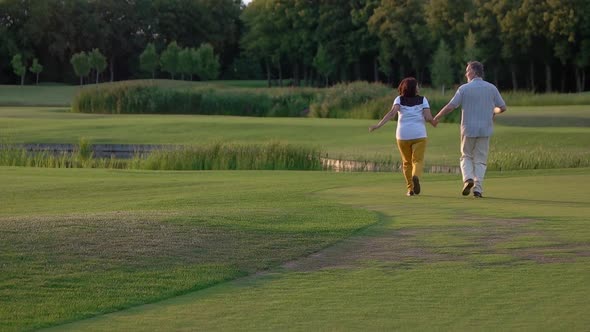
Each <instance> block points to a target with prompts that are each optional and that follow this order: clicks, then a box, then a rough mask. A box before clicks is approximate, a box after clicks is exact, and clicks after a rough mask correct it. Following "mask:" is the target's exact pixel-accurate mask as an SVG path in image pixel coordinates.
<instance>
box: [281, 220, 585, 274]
mask: <svg viewBox="0 0 590 332" xmlns="http://www.w3.org/2000/svg"><path fill="white" fill-rule="evenodd" d="M460 220H461V221H460V226H454V227H449V226H441V227H429V228H411V229H397V230H395V229H388V228H387V227H385V225H379V226H375V227H374V228H373V229H372V230H371V234H370V235H366V234H361V235H357V236H354V237H351V238H348V239H346V240H344V241H342V242H340V243H338V244H337V245H335V246H332V247H330V248H327V249H324V250H322V251H320V252H317V253H314V254H313V255H310V256H308V257H305V258H302V259H299V260H296V261H291V262H288V263H286V264H284V266H283V267H284V268H286V269H290V270H296V271H314V270H321V269H328V268H354V267H361V266H362V265H364V264H367V263H370V262H373V263H374V262H381V263H401V264H404V265H407V264H417V263H434V262H445V261H466V262H472V263H474V264H478V265H481V264H482V262H483V264H486V262H485V257H490V256H493V255H499V256H501V257H509V258H510V259H505V260H503V261H502V262H501V263H500V264H514V263H515V262H517V261H534V262H536V263H561V262H571V261H575V260H576V259H578V258H580V257H589V256H590V245H589V244H578V245H570V244H566V243H564V242H563V241H561V240H560V239H558V238H557V237H555V236H553V235H552V234H550V233H548V232H543V231H540V230H535V229H531V228H530V227H528V226H529V225H531V224H534V223H537V222H539V220H535V219H529V218H521V219H519V218H514V219H500V218H499V219H494V218H482V217H473V216H461V217H460ZM468 225H469V226H468ZM519 239H528V241H529V242H526V241H524V242H523V241H522V240H519ZM494 264H499V263H494Z"/></svg>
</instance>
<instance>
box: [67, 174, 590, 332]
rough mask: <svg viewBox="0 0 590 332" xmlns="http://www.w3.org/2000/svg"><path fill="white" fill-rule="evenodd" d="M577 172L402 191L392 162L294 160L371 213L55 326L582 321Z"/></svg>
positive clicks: (462, 326) (431, 183)
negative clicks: (313, 246)
mask: <svg viewBox="0 0 590 332" xmlns="http://www.w3.org/2000/svg"><path fill="white" fill-rule="evenodd" d="M588 171H589V170H588V169H577V170H552V171H530V172H512V173H510V172H509V173H494V172H491V173H490V174H489V176H488V178H487V180H486V191H485V195H486V197H487V198H485V199H481V200H476V199H474V198H472V197H462V196H461V195H460V187H461V183H460V182H461V181H460V179H458V178H457V177H455V176H449V175H427V176H425V177H424V179H423V191H424V192H423V194H422V195H421V196H419V197H413V198H407V197H405V196H404V195H403V180H402V178H401V176H400V175H399V174H394V175H391V174H325V173H319V174H323V175H322V176H319V177H318V176H317V174H316V173H304V174H301V173H298V174H296V177H297V178H298V179H299V182H300V183H302V182H308V181H313V182H314V186H315V187H316V188H317V189H321V188H323V190H319V191H317V192H316V194H315V195H313V196H314V198H315V199H322V200H324V201H330V202H338V203H343V204H346V205H349V206H355V207H356V208H361V209H369V210H372V211H374V212H376V213H379V214H380V215H381V222H380V223H378V224H375V225H373V226H371V227H369V228H367V229H365V230H363V231H361V232H360V233H357V235H355V236H352V237H351V238H349V239H347V240H343V241H341V242H339V243H338V244H336V245H335V246H333V247H330V248H328V249H326V250H324V251H322V253H321V254H320V255H314V256H311V257H308V258H305V259H301V260H299V261H297V262H294V263H292V264H289V265H286V266H283V267H281V268H277V269H272V270H270V271H268V272H266V273H262V274H258V275H254V276H250V277H247V278H242V279H239V280H236V281H234V282H229V283H223V284H220V285H218V286H215V287H211V288H207V289H206V290H203V291H198V292H194V293H190V294H187V295H184V296H180V297H175V298H172V299H170V300H166V301H163V302H159V303H154V304H150V305H147V306H139V307H135V308H132V309H130V310H124V311H121V312H117V313H113V314H109V315H105V316H100V317H97V318H94V319H90V320H84V321H80V322H77V323H74V324H71V325H65V326H60V327H58V328H57V329H56V330H59V331H68V330H73V331H75V330H84V331H95V330H161V329H172V330H182V329H193V328H195V327H198V328H199V329H203V330H237V329H239V330H310V329H313V330H361V329H362V330H399V329H403V330H432V329H434V330H453V331H456V330H489V331H492V330H494V331H496V330H515V329H517V330H527V331H536V330H573V331H580V330H584V329H585V328H586V326H588V324H590V319H589V318H588V315H587V312H588V310H589V309H590V306H589V303H588V301H587V298H588V294H589V293H590V285H589V284H588V283H587V282H586V279H587V276H588V274H589V273H590V260H589V259H588V256H587V254H588V252H589V250H590V227H589V225H588V219H587V215H588V214H589V213H590V192H589V191H588V190H587V189H586V188H585V187H584V186H579V185H576V184H579V183H587V182H588V181H589V180H590V175H589V174H590V173H589V172H588ZM217 174H219V173H209V175H210V176H212V177H215V176H217ZM224 174H225V173H224ZM230 174H234V173H230ZM252 174H253V173H252ZM291 174H292V173H288V172H286V173H281V175H272V177H273V178H278V177H282V176H287V177H290V175H291ZM266 176H267V175H257V176H256V177H257V178H258V179H259V180H262V179H263V178H265V177H266ZM78 178H79V175H78ZM277 181H278V180H277ZM282 181H285V180H282ZM334 181H335V182H334ZM515 183H517V184H518V186H515ZM556 187H562V188H568V190H564V191H561V192H560V193H559V195H555V192H554V191H551V190H546V188H556ZM308 189H309V188H308Z"/></svg>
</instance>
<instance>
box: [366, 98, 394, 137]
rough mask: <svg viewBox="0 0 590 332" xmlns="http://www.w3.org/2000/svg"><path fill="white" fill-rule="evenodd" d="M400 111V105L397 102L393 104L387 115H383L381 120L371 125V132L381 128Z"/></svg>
mask: <svg viewBox="0 0 590 332" xmlns="http://www.w3.org/2000/svg"><path fill="white" fill-rule="evenodd" d="M398 111H399V105H397V104H396V105H393V107H391V110H390V111H389V112H387V114H385V116H383V119H381V121H379V123H377V124H376V125H373V126H370V127H369V132H371V131H373V130H376V129H379V128H381V127H382V126H383V125H384V124H386V123H387V121H389V120H391V119H393V118H394V117H395V115H396V114H397V112H398Z"/></svg>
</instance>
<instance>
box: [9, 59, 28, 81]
mask: <svg viewBox="0 0 590 332" xmlns="http://www.w3.org/2000/svg"><path fill="white" fill-rule="evenodd" d="M10 64H11V65H12V71H13V72H14V73H15V74H16V75H17V76H18V77H20V85H24V84H25V74H26V73H27V67H26V66H25V64H24V63H23V58H22V56H21V55H20V54H16V55H15V56H13V57H12V61H11V62H10Z"/></svg>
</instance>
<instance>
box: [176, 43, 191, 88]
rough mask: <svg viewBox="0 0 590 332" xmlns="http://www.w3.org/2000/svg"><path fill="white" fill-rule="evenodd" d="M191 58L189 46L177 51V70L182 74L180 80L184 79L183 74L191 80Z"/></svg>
mask: <svg viewBox="0 0 590 332" xmlns="http://www.w3.org/2000/svg"><path fill="white" fill-rule="evenodd" d="M192 60H193V59H192V56H191V50H190V48H184V49H182V50H181V51H180V52H179V53H178V71H179V72H180V74H181V75H182V76H181V79H182V80H184V74H186V75H187V76H188V77H190V80H191V81H192V80H193V75H192V69H193V68H192Z"/></svg>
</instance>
